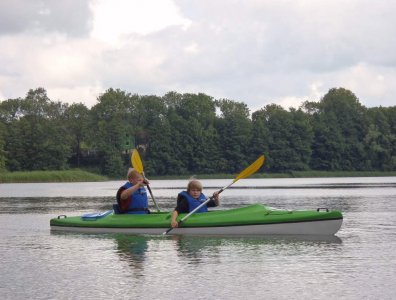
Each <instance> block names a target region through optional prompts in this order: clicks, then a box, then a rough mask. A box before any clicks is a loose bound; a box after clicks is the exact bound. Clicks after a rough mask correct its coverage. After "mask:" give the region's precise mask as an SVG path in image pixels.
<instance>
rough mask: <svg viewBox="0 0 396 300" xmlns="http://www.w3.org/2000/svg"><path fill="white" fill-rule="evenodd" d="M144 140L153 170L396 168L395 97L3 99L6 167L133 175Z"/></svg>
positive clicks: (336, 91) (2, 166) (0, 166)
mask: <svg viewBox="0 0 396 300" xmlns="http://www.w3.org/2000/svg"><path fill="white" fill-rule="evenodd" d="M135 147H136V148H138V149H139V151H140V154H141V156H142V159H143V161H144V166H145V171H146V173H149V174H150V175H179V174H211V173H238V172H239V171H240V170H242V169H243V168H244V167H247V166H248V165H249V164H250V163H251V162H253V161H254V160H255V159H256V158H257V157H258V156H259V155H261V154H263V153H264V154H265V156H266V163H265V168H264V170H265V171H266V172H290V171H299V170H327V171H340V170H341V171H342V170H345V171H395V170H396V106H392V107H373V108H366V107H364V106H363V105H362V104H361V103H360V102H359V100H358V98H357V97H356V96H355V95H354V94H353V93H352V92H351V91H349V90H347V89H344V88H333V89H330V90H329V91H328V92H327V94H326V95H324V96H323V98H321V99H320V100H319V101H306V102H304V103H303V104H302V105H301V107H300V108H298V109H295V108H290V109H288V110H286V109H284V108H282V107H281V106H279V105H276V104H269V105H266V106H265V107H263V108H261V109H259V110H257V111H254V112H252V113H250V111H249V109H248V107H247V105H246V104H245V103H243V102H237V101H233V100H229V99H214V98H213V97H211V96H208V95H206V94H202V93H199V94H189V93H185V94H180V93H177V92H169V93H167V94H165V95H164V96H162V97H159V96H155V95H137V94H131V93H128V92H126V91H122V90H119V89H108V90H107V91H106V92H105V93H103V94H102V95H100V96H99V97H98V99H97V103H96V104H95V105H94V106H93V107H91V108H88V107H86V106H85V105H84V104H82V103H75V104H66V103H61V102H59V101H52V100H50V99H49V97H48V96H47V92H46V90H45V89H43V88H37V89H35V90H29V92H28V93H27V95H26V97H25V98H17V99H8V100H3V101H2V102H1V103H0V170H3V171H20V170H60V169H68V168H75V167H80V168H87V169H91V170H95V171H97V172H100V173H101V174H105V175H108V176H110V177H119V176H124V175H125V174H124V173H125V170H126V168H127V166H129V164H130V162H129V157H130V151H131V149H133V148H135Z"/></svg>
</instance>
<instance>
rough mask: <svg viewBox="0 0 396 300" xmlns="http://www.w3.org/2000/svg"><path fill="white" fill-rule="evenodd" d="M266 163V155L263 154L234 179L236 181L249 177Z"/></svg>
mask: <svg viewBox="0 0 396 300" xmlns="http://www.w3.org/2000/svg"><path fill="white" fill-rule="evenodd" d="M263 163H264V155H261V156H260V157H259V158H258V159H257V160H256V161H255V162H254V163H252V164H251V165H250V166H249V167H247V168H246V169H245V170H243V171H242V172H241V173H239V175H238V176H237V177H236V178H235V179H234V182H236V181H238V180H239V179H242V178H246V177H249V176H250V175H252V174H254V173H256V172H257V170H258V169H260V167H261V166H262V165H263Z"/></svg>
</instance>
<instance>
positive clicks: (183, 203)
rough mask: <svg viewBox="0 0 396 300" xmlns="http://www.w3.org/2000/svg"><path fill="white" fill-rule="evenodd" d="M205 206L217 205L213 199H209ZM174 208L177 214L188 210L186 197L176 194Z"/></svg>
mask: <svg viewBox="0 0 396 300" xmlns="http://www.w3.org/2000/svg"><path fill="white" fill-rule="evenodd" d="M206 206H207V207H216V206H217V205H216V202H215V201H214V200H210V201H209V202H208V203H206ZM175 210H176V211H177V212H178V213H179V214H185V213H189V212H190V209H189V206H188V200H187V199H186V197H184V196H183V195H178V196H177V206H176V208H175Z"/></svg>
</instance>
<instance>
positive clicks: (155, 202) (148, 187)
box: [142, 172, 160, 212]
mask: <svg viewBox="0 0 396 300" xmlns="http://www.w3.org/2000/svg"><path fill="white" fill-rule="evenodd" d="M142 175H143V179H144V180H147V178H146V176H145V175H144V172H142ZM147 189H148V190H149V193H150V196H151V198H152V199H153V202H154V204H155V207H156V208H157V211H158V212H160V209H159V207H158V204H157V201H155V198H154V195H153V192H152V191H151V188H150V185H147Z"/></svg>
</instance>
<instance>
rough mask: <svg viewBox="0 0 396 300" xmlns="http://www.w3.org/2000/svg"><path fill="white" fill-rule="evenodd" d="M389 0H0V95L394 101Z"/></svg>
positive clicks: (394, 40)
mask: <svg viewBox="0 0 396 300" xmlns="http://www.w3.org/2000/svg"><path fill="white" fill-rule="evenodd" d="M395 15H396V0H375V1H374V0H301V1H299V0H293V1H292V0H290V1H282V0H240V1H239V0H191V1H189V0H144V1H142V0H56V1H53V0H42V1H37V0H1V1H0V100H5V99H9V98H18V97H25V96H26V93H27V91H28V90H29V89H35V88H37V87H44V88H45V89H46V90H47V92H48V96H49V97H50V99H51V100H53V101H58V100H59V101H62V102H68V103H73V102H83V103H85V104H86V105H87V106H88V107H91V106H92V105H94V104H95V103H96V101H97V97H98V96H99V95H100V94H101V93H103V92H105V91H106V89H108V88H110V87H111V88H120V89H121V90H125V91H127V92H130V93H137V94H140V95H152V94H154V95H158V96H162V95H164V94H165V93H166V92H168V91H176V92H179V93H198V92H203V93H206V94H208V95H210V96H213V97H215V98H216V99H220V98H227V99H231V100H235V101H241V102H245V103H246V104H247V105H248V106H249V108H250V109H251V110H256V109H259V108H261V107H264V106H265V105H267V104H270V103H277V104H280V105H282V106H284V107H285V108H288V107H290V106H294V107H298V106H299V105H300V104H301V103H302V102H303V101H305V100H310V101H319V100H320V98H321V97H322V96H323V95H324V94H326V92H327V91H328V90H329V89H330V88H333V87H344V88H347V89H349V90H351V91H352V92H354V93H355V94H356V96H357V97H358V98H359V100H360V102H361V103H362V104H363V105H365V106H367V107H372V106H379V105H382V106H393V105H396V18H395Z"/></svg>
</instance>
